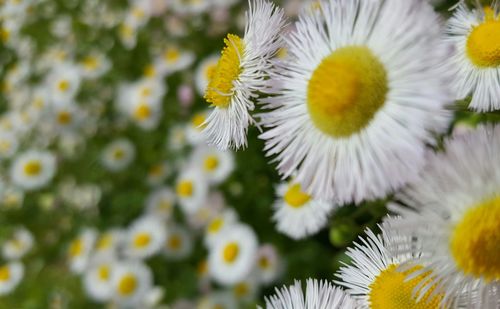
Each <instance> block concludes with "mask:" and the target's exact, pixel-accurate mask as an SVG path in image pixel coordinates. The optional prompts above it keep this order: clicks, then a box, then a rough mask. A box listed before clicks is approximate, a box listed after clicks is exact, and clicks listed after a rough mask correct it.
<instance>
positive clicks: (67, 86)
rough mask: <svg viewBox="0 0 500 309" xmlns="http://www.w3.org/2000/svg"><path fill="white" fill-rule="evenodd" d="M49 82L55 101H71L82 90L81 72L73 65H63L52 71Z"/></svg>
mask: <svg viewBox="0 0 500 309" xmlns="http://www.w3.org/2000/svg"><path fill="white" fill-rule="evenodd" d="M47 82H48V85H49V89H50V91H51V94H52V98H53V99H54V100H55V101H66V100H71V99H73V98H74V97H75V96H76V94H77V93H78V90H79V89H80V82H81V75H80V70H78V68H77V67H76V66H75V65H73V64H70V63H63V64H61V65H58V66H56V67H55V68H54V69H53V70H52V72H51V73H50V74H49V76H48V80H47Z"/></svg>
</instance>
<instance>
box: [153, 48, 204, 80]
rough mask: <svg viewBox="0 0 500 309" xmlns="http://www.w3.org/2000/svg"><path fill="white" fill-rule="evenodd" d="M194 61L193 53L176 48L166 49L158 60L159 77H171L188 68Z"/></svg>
mask: <svg viewBox="0 0 500 309" xmlns="http://www.w3.org/2000/svg"><path fill="white" fill-rule="evenodd" d="M194 60H195V55H194V53H193V52H191V51H188V50H184V49H181V48H179V47H177V46H174V45H172V46H169V47H167V48H166V49H165V50H164V51H163V53H162V54H161V56H160V57H159V58H158V60H157V61H158V63H159V65H158V70H159V72H160V75H167V76H168V75H171V74H173V73H175V72H178V71H182V70H184V69H186V68H188V67H189V66H190V65H191V64H192V63H193V62H194Z"/></svg>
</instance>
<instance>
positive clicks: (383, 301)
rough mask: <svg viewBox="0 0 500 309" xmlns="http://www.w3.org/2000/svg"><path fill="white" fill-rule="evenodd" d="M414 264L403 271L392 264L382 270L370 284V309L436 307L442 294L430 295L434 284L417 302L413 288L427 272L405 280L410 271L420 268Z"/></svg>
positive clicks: (424, 308)
mask: <svg viewBox="0 0 500 309" xmlns="http://www.w3.org/2000/svg"><path fill="white" fill-rule="evenodd" d="M421 268H422V267H421V266H415V267H413V268H412V269H409V270H407V271H404V272H400V271H398V269H397V265H395V264H392V265H390V266H389V267H387V269H385V270H384V271H382V272H381V273H380V274H379V275H378V276H377V277H376V278H375V280H374V281H373V282H372V284H371V285H370V293H369V295H368V296H369V301H370V308H371V309H401V308H413V309H434V308H435V309H438V308H440V307H439V306H440V303H441V301H442V299H443V295H442V294H438V295H436V296H434V295H433V296H432V297H431V293H432V292H433V291H434V289H435V286H433V287H431V288H430V289H429V291H427V293H425V295H424V296H423V297H422V299H421V300H420V301H419V302H417V300H416V297H415V295H416V294H415V293H414V289H415V287H416V286H417V284H419V283H420V282H422V281H423V280H428V278H427V277H428V275H429V274H428V273H427V274H422V275H420V276H418V277H415V278H414V279H411V280H408V281H406V277H407V276H408V275H409V274H411V273H412V272H414V271H416V270H418V269H421Z"/></svg>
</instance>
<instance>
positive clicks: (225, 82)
mask: <svg viewBox="0 0 500 309" xmlns="http://www.w3.org/2000/svg"><path fill="white" fill-rule="evenodd" d="M246 18H247V20H246V28H245V34H244V36H243V38H240V37H239V36H237V35H234V34H228V35H227V38H226V39H224V43H225V45H226V46H225V47H224V49H223V50H222V54H221V57H220V59H219V62H218V63H217V66H216V68H215V69H214V72H213V74H212V76H211V78H210V81H209V83H208V86H207V88H206V92H205V99H206V100H207V102H208V103H210V104H211V106H212V107H214V109H213V111H212V113H211V114H210V116H209V117H208V119H207V120H206V127H205V129H204V134H205V135H206V138H207V141H208V143H209V144H212V145H215V146H217V147H218V148H220V149H222V150H226V149H228V148H236V149H238V148H241V147H244V146H246V143H247V137H246V134H247V130H248V126H249V125H250V124H251V123H253V122H254V120H253V118H252V116H251V115H250V112H251V111H252V110H253V109H254V102H253V100H254V99H255V98H256V97H257V96H258V93H259V92H261V91H264V90H266V89H267V87H268V84H267V83H266V80H265V77H266V76H267V74H268V73H269V71H270V70H271V68H272V64H271V61H270V60H271V58H272V57H274V56H275V54H276V52H277V51H278V49H279V48H280V47H281V45H282V40H281V38H280V37H279V34H280V32H281V30H282V28H283V26H284V25H285V19H284V14H283V10H282V9H280V8H277V7H276V6H275V5H274V4H272V3H270V2H268V1H265V0H251V1H249V9H248V11H247V14H246Z"/></svg>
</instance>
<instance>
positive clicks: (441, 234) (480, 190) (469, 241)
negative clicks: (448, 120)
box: [393, 126, 500, 308]
mask: <svg viewBox="0 0 500 309" xmlns="http://www.w3.org/2000/svg"><path fill="white" fill-rule="evenodd" d="M445 146H446V147H445V149H446V151H445V152H444V153H436V154H429V156H428V164H427V166H426V167H425V169H424V170H423V171H422V173H421V176H420V178H419V179H418V180H417V181H415V182H414V183H412V184H411V185H410V186H409V187H408V188H407V189H405V190H403V192H402V193H401V194H399V195H398V196H397V198H398V199H399V200H401V201H402V202H403V203H404V204H405V205H408V206H410V207H411V208H410V209H408V208H403V207H397V206H394V207H393V208H394V209H395V210H396V211H397V212H399V213H400V214H401V215H403V221H402V222H401V223H400V224H394V226H393V228H395V229H397V231H398V232H400V233H403V234H405V235H408V237H410V236H413V237H416V238H417V239H418V240H419V241H420V242H422V251H423V252H422V253H423V254H422V256H420V257H419V258H418V259H417V260H416V263H421V264H423V265H424V266H426V267H425V268H424V269H422V270H421V271H422V272H424V271H428V270H432V271H433V272H434V273H435V275H434V276H433V277H432V280H430V281H429V284H437V285H438V287H439V288H440V290H442V291H444V293H445V294H446V298H445V299H446V300H447V301H453V299H455V298H457V297H459V296H463V297H464V301H465V302H466V304H467V306H468V308H469V307H474V308H498V306H499V304H500V303H499V299H500V289H499V285H500V263H499V259H498V257H499V250H498V248H499V244H500V233H499V231H500V161H499V160H498V153H499V151H500V126H496V127H490V126H487V127H479V128H478V129H477V130H475V131H473V132H469V133H465V134H463V135H460V136H455V137H454V139H452V140H449V141H447V143H446V144H445Z"/></svg>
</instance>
